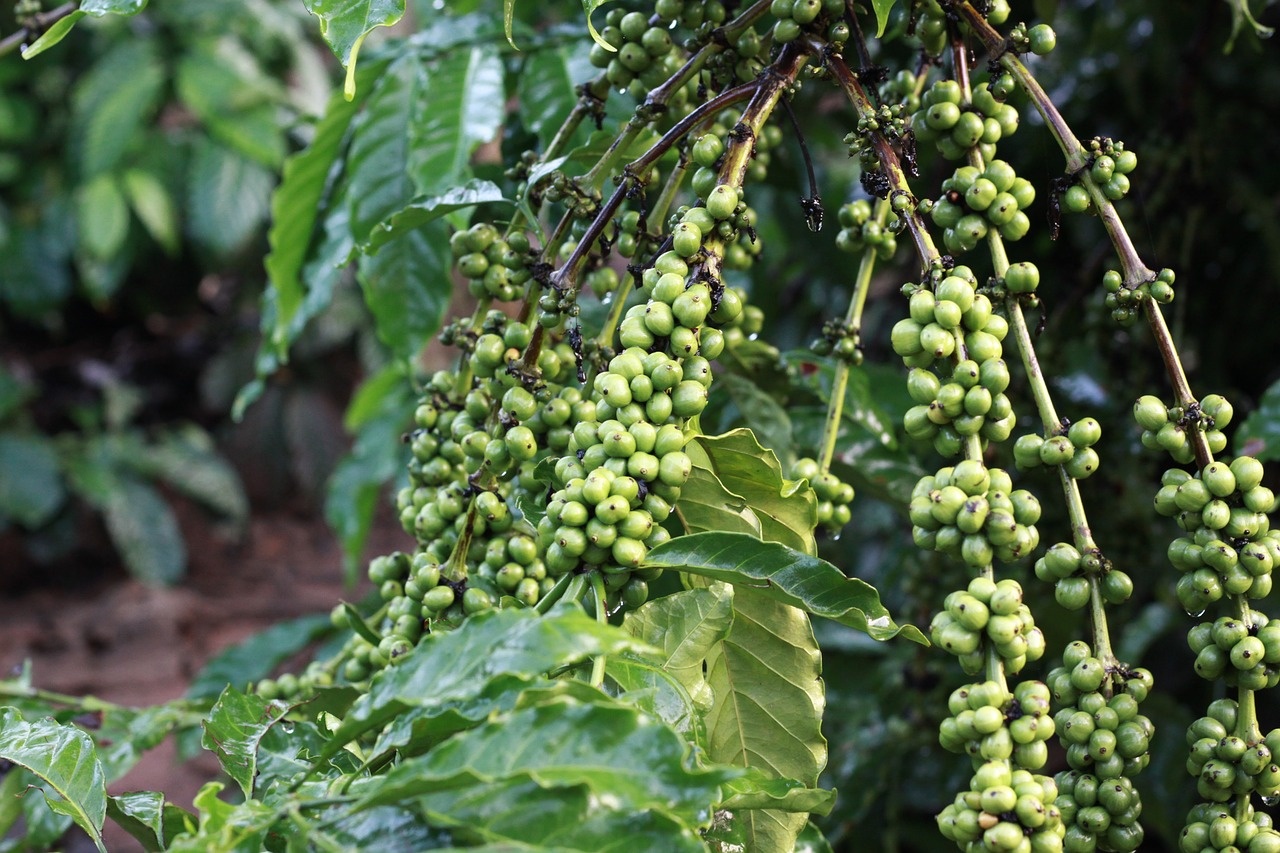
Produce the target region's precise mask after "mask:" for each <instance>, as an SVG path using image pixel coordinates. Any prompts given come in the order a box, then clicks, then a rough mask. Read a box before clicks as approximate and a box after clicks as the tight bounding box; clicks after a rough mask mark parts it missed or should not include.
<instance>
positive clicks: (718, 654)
mask: <svg viewBox="0 0 1280 853" xmlns="http://www.w3.org/2000/svg"><path fill="white" fill-rule="evenodd" d="M702 535H714V534H702ZM680 538H681V539H683V538H689V537H680ZM675 541H679V539H677V540H675ZM755 544H756V545H757V546H759V544H760V543H758V542H757V543H755ZM655 550H656V549H655ZM733 608H734V619H733V627H732V628H731V629H730V631H729V636H728V637H727V638H725V640H724V641H723V642H721V643H719V644H717V645H716V646H715V647H714V648H713V649H712V653H711V654H710V655H709V656H708V658H707V680H708V681H709V682H710V683H711V689H712V691H713V692H714V694H715V697H716V702H715V705H714V707H712V709H711V711H710V712H709V713H708V715H707V727H708V730H709V738H710V743H709V747H708V756H707V757H708V758H709V759H710V760H712V761H716V762H723V763H726V764H732V765H734V766H736V767H747V768H755V769H757V770H759V771H761V772H762V773H764V774H765V775H766V776H770V777H774V778H782V779H794V780H797V781H798V782H800V783H801V784H802V785H805V786H807V787H812V786H815V785H816V784H817V782H818V774H819V773H820V772H821V771H822V768H823V767H824V766H825V765H826V762H827V742H826V739H825V738H823V736H822V728H821V724H822V710H823V706H824V704H825V702H824V698H823V687H822V679H821V678H820V677H819V676H820V674H821V669H822V662H821V661H822V658H821V654H820V653H819V651H818V645H817V643H816V642H815V641H814V639H813V630H812V628H811V626H810V625H809V618H808V616H806V615H805V613H804V612H803V611H801V610H798V609H796V608H794V607H789V606H788V605H786V604H782V603H780V602H778V601H775V600H771V599H769V598H767V597H765V596H764V595H763V594H762V592H761V591H760V590H754V589H744V588H739V589H737V590H736V592H735V594H734V598H733ZM806 820H807V817H806V815H804V814H797V813H794V812H785V811H778V810H773V809H768V810H761V809H751V810H747V811H743V812H736V813H735V814H734V817H733V821H734V822H736V823H739V824H740V829H741V831H742V834H743V836H744V838H745V841H746V849H748V850H791V849H792V847H793V846H794V844H795V839H796V836H797V835H798V834H799V832H800V830H801V829H802V828H803V827H804V824H805V821H806Z"/></svg>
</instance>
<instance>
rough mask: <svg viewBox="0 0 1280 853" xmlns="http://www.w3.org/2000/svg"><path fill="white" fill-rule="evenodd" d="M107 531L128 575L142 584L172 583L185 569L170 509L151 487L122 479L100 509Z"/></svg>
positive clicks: (184, 551) (183, 549)
mask: <svg viewBox="0 0 1280 853" xmlns="http://www.w3.org/2000/svg"><path fill="white" fill-rule="evenodd" d="M103 512H104V514H105V517H106V522H107V532H108V533H110V534H111V541H112V542H113V543H114V544H115V546H116V550H117V551H119V552H120V556H121V557H123V558H124V562H125V565H126V566H127V567H128V569H129V572H130V574H132V575H133V576H134V577H136V578H137V579H138V580H140V581H142V582H143V583H147V584H152V585H156V586H161V585H167V584H173V583H176V582H177V581H178V579H179V578H181V577H182V573H183V572H184V571H185V570H186V567H187V548H186V544H185V543H184V542H183V540H182V532H181V531H180V530H178V521H177V519H176V518H174V515H173V510H171V509H170V508H169V504H168V503H166V502H165V500H164V498H163V497H161V496H160V493H159V492H157V491H156V490H155V489H154V488H152V487H151V486H149V485H147V484H146V483H144V482H142V481H141V480H136V479H134V478H133V477H129V476H121V477H119V478H118V479H117V481H116V482H115V484H114V486H113V488H112V489H111V492H110V494H109V495H108V496H107V502H106V507H105V508H104V510H103Z"/></svg>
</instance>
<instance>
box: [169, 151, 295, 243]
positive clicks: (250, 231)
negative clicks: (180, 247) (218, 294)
mask: <svg viewBox="0 0 1280 853" xmlns="http://www.w3.org/2000/svg"><path fill="white" fill-rule="evenodd" d="M188 169H189V171H188V198H187V210H188V212H189V216H190V218H189V223H188V224H189V226H190V230H191V234H192V236H193V237H195V239H196V240H197V242H199V243H200V244H201V245H203V246H205V247H207V248H209V249H210V250H212V251H214V252H217V253H219V254H230V253H232V252H234V251H236V250H237V249H240V248H241V247H243V246H244V245H245V244H246V243H247V242H248V241H249V240H250V239H251V238H253V237H255V236H257V235H258V234H259V232H260V229H261V227H262V224H263V223H264V222H265V221H266V218H267V216H268V214H269V212H270V203H271V190H272V188H273V186H274V185H275V176H274V174H272V172H271V170H269V169H267V168H265V167H263V166H262V165H260V164H258V163H255V162H253V161H252V160H250V159H248V158H247V157H244V156H243V155H241V154H238V153H236V152H235V151H232V150H231V149H229V148H225V147H223V146H222V145H219V144H218V143H216V142H213V141H211V140H208V139H203V138H202V139H200V140H199V141H197V142H196V144H195V145H194V146H193V151H192V154H191V162H190V165H189V167H188Z"/></svg>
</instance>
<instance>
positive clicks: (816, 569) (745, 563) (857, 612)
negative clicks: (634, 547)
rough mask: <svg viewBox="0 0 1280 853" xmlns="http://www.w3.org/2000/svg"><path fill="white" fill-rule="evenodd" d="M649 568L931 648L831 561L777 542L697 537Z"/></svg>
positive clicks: (676, 542)
mask: <svg viewBox="0 0 1280 853" xmlns="http://www.w3.org/2000/svg"><path fill="white" fill-rule="evenodd" d="M644 566H645V567H647V568H663V569H678V570H680V571H684V572H689V573H690V574H695V575H699V576H701V577H706V578H711V579H713V580H718V581H725V582H726V583H732V584H734V585H735V586H736V587H737V591H738V592H739V593H741V592H742V591H743V590H744V589H745V590H751V591H752V592H754V593H755V594H757V595H760V596H762V597H764V598H769V599H772V600H774V601H777V602H780V603H783V604H788V605H791V606H792V607H797V608H799V609H801V610H803V611H805V612H807V613H812V614H813V615H815V616H822V617H825V618H827V619H831V620H833V621H836V622H839V623H840V624H842V625H847V626H849V627H850V628H856V629H858V630H859V631H862V632H864V633H866V634H868V635H870V636H871V637H872V638H874V639H877V640H888V639H891V638H893V637H896V636H897V635H898V634H902V635H903V636H904V637H905V638H907V639H909V640H912V641H914V642H917V643H921V644H922V645H928V641H927V640H925V638H924V635H923V634H921V633H920V631H919V630H918V629H916V628H915V627H913V626H911V625H902V626H899V625H897V624H896V623H894V621H893V619H892V618H890V616H889V611H888V610H886V609H885V608H884V605H883V604H881V603H880V595H879V593H877V592H876V589H875V587H873V586H871V585H870V584H868V583H867V582H866V581H863V580H859V579H858V578H847V577H845V576H844V574H843V573H842V572H841V571H840V570H839V569H838V568H836V567H835V566H833V565H832V564H830V563H828V562H827V561H826V560H822V559H819V558H818V557H813V556H810V555H808V554H805V553H803V552H801V551H797V550H795V549H794V548H788V547H787V546H785V545H781V544H779V543H776V542H761V541H759V540H758V539H754V538H753V537H751V536H748V535H744V534H741V533H714V532H708V533H692V534H689V535H688V536H677V537H675V538H674V539H671V540H670V541H668V542H664V543H663V544H661V545H659V546H658V547H656V548H654V549H653V550H651V551H650V552H649V554H648V556H647V557H646V558H645V562H644Z"/></svg>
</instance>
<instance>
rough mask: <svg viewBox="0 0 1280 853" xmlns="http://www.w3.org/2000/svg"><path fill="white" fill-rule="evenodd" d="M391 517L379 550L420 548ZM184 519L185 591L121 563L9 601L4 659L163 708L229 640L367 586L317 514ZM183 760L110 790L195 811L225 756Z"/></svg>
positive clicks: (171, 759) (4, 603)
mask: <svg viewBox="0 0 1280 853" xmlns="http://www.w3.org/2000/svg"><path fill="white" fill-rule="evenodd" d="M390 515H391V513H390V512H389V511H388V512H386V513H385V516H386V517H384V518H381V519H379V522H378V524H377V525H376V526H375V529H374V531H373V533H372V535H371V537H370V542H369V548H368V553H369V554H379V553H388V552H390V551H393V550H396V549H408V548H411V547H412V541H411V540H410V539H409V538H408V537H407V536H406V535H405V533H404V532H403V531H402V530H400V528H399V526H398V525H397V524H396V523H395V522H394V520H393V519H391V518H390ZM180 516H181V525H182V529H183V533H184V535H185V536H186V540H187V544H188V549H189V554H190V567H189V569H188V572H187V575H186V577H185V579H184V580H183V581H182V583H180V584H179V585H178V586H176V587H174V588H170V589H155V588H149V587H146V586H143V585H142V584H139V583H138V582H136V581H134V580H132V579H130V578H128V577H127V576H125V575H124V574H123V573H122V572H121V571H120V570H119V569H118V568H111V569H104V570H103V572H102V573H101V574H100V575H99V576H98V578H97V579H93V578H92V576H90V577H89V578H87V579H85V581H84V582H83V583H77V584H76V585H75V586H65V585H64V586H62V587H61V588H57V589H55V588H52V587H43V588H34V589H28V590H26V591H24V592H21V593H19V594H17V595H7V596H4V597H3V598H0V667H3V668H4V671H10V670H11V669H12V668H13V667H17V666H20V665H21V664H22V662H23V660H25V659H29V660H30V661H31V662H32V666H33V672H34V680H35V682H36V685H37V686H38V687H41V688H44V689H46V690H53V691H57V692H62V693H71V694H77V695H81V694H93V695H95V696H98V697H101V698H103V699H106V700H109V701H112V702H117V703H120V704H125V705H131V706H146V705H152V704H157V703H161V702H164V701H167V700H169V699H174V698H177V697H179V696H181V695H182V694H183V692H184V691H185V690H186V688H187V685H188V683H189V682H190V680H191V678H192V676H194V675H195V674H196V673H197V672H198V671H199V670H200V668H201V666H203V664H204V663H205V662H206V661H207V660H208V659H209V658H210V657H212V656H213V655H215V654H217V653H218V652H219V651H221V650H222V649H224V648H226V647H227V646H228V645H230V644H232V643H236V642H238V641H240V640H243V639H244V638H246V637H248V636H249V635H251V634H253V633H255V632H257V631H260V630H262V629H264V628H266V627H268V626H270V625H272V624H274V623H276V622H278V621H280V620H282V619H288V618H292V617H296V616H302V615H306V614H310V613H318V612H324V613H327V612H328V611H329V610H330V608H332V606H333V605H334V604H335V603H336V602H337V601H338V600H339V599H343V598H345V599H349V600H354V599H355V598H357V597H358V596H360V595H361V594H362V593H363V592H364V589H363V588H357V589H355V590H352V589H349V588H347V587H345V586H344V583H343V577H342V554H341V550H340V548H339V546H338V543H337V541H336V539H335V537H334V535H333V533H332V532H331V531H330V530H329V528H328V527H327V526H326V525H325V523H324V521H323V519H322V518H320V517H318V516H316V515H301V514H298V513H290V512H284V511H277V512H275V513H273V514H270V515H261V514H258V515H256V517H255V519H254V520H253V521H252V522H251V524H250V525H249V528H248V530H247V531H246V533H245V535H244V536H243V537H242V538H241V539H240V540H239V541H231V540H229V539H227V538H226V536H225V535H224V534H220V533H219V532H218V531H217V530H216V529H215V528H214V527H213V526H212V525H211V524H210V523H209V522H208V521H207V520H206V519H205V518H204V516H202V514H201V513H200V512H199V511H198V510H196V509H194V508H191V507H189V506H186V507H181V512H180ZM7 550H8V549H4V548H0V551H7ZM9 568H10V569H13V568H14V567H13V566H12V564H11V565H10V567H9ZM86 574H90V573H86ZM175 756H176V752H175V749H174V744H173V742H172V740H168V741H166V742H165V743H163V744H162V745H161V746H160V747H158V748H157V749H155V750H153V751H152V752H150V753H148V754H147V755H146V756H145V757H144V759H143V760H142V762H141V763H139V764H138V766H137V767H135V768H134V769H133V770H132V771H131V772H130V773H129V774H128V775H126V776H125V777H124V778H122V779H120V780H117V781H116V782H114V783H112V784H111V785H110V786H109V791H110V792H111V793H113V794H115V793H120V792H123V791H137V790H158V791H163V792H164V793H165V795H166V796H167V797H168V799H169V800H170V801H171V802H174V803H176V804H178V805H180V806H183V807H184V808H190V807H191V798H192V797H193V796H194V795H195V793H196V792H197V791H198V790H199V788H200V786H201V785H202V784H204V783H205V782H206V781H208V780H210V779H213V778H217V776H218V774H219V767H218V763H217V761H216V760H214V759H213V757H212V756H211V755H208V754H205V755H203V756H200V757H198V758H197V759H195V760H194V761H190V762H187V763H181V764H180V763H178V762H177V760H176V757H175ZM111 828H112V827H111V822H110V821H108V829H111ZM86 841H87V839H86ZM108 846H109V849H110V850H112V851H116V850H131V849H136V844H135V843H134V842H133V840H132V839H131V838H129V837H128V836H124V835H123V834H121V833H113V834H112V835H111V836H109V841H108ZM67 849H68V850H71V849H79V848H78V845H75V844H72V845H71V846H69V847H68V848H67ZM90 849H92V848H90Z"/></svg>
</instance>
